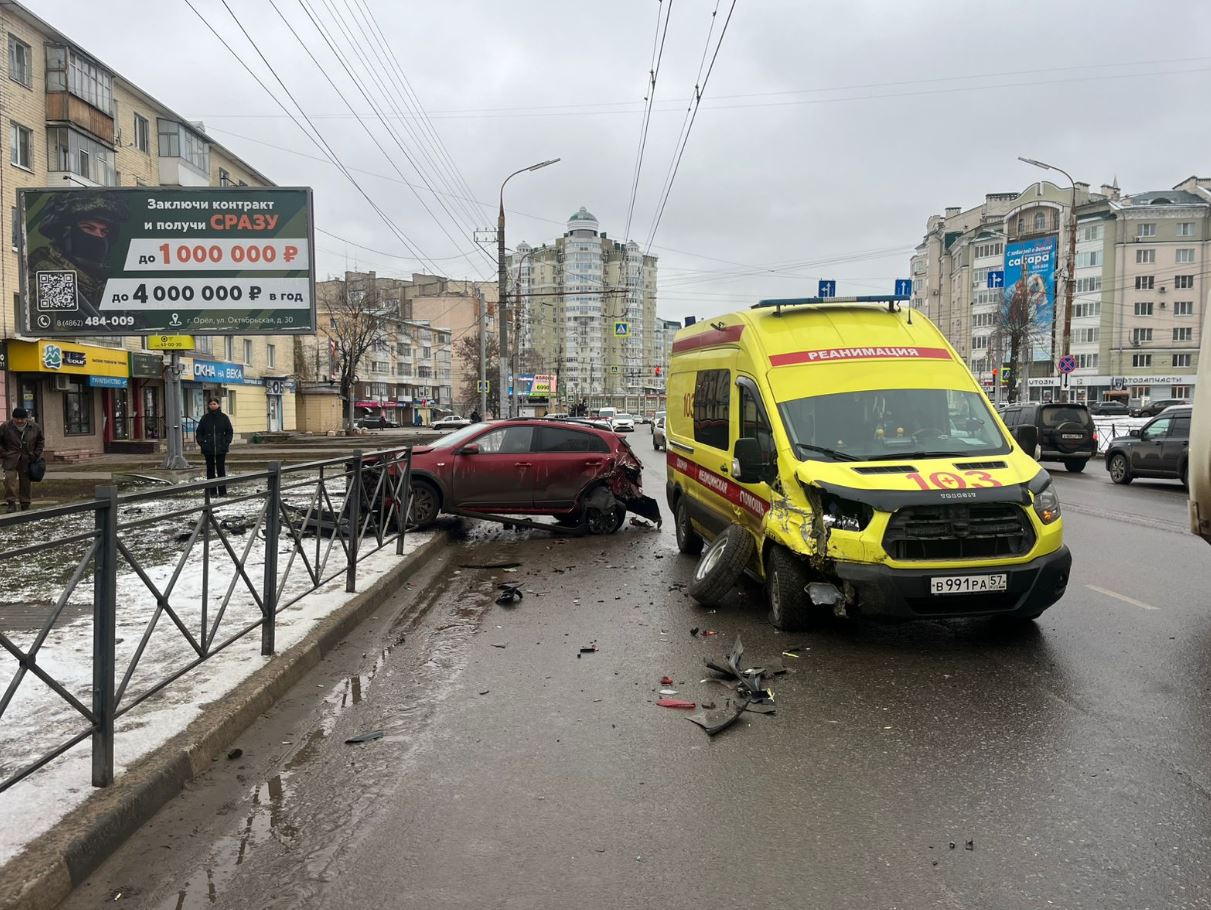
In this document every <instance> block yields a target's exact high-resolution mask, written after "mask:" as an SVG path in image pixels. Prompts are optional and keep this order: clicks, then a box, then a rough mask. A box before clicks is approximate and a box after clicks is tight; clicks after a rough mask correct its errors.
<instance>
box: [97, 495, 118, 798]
mask: <svg viewBox="0 0 1211 910" xmlns="http://www.w3.org/2000/svg"><path fill="white" fill-rule="evenodd" d="M96 496H97V508H96V511H95V512H94V513H93V514H94V520H95V525H94V527H95V529H96V534H97V544H96V545H97V551H96V556H95V557H94V558H93V705H92V713H93V734H92V760H93V786H94V787H108V786H109V785H110V784H112V783H113V782H114V709H115V705H114V667H115V663H116V661H115V656H114V651H115V647H116V642H115V640H114V639H115V635H116V628H117V612H118V489H117V487H113V486H104V487H97V492H96Z"/></svg>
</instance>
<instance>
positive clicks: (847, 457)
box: [795, 442, 861, 461]
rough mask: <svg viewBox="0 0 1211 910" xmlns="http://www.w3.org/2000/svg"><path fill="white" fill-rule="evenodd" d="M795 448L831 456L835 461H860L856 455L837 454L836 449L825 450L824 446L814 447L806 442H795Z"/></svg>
mask: <svg viewBox="0 0 1211 910" xmlns="http://www.w3.org/2000/svg"><path fill="white" fill-rule="evenodd" d="M795 446H796V447H797V448H800V449H804V450H806V451H808V452H819V453H820V454H821V455H831V456H832V457H833V458H835V459H837V461H861V459H860V458H858V457H857V456H856V455H850V454H849V453H848V452H838V451H837V450H836V449H827V448H825V447H824V446H814V445H811V444H810V443H806V442H796V443H795Z"/></svg>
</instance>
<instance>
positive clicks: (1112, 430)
mask: <svg viewBox="0 0 1211 910" xmlns="http://www.w3.org/2000/svg"><path fill="white" fill-rule="evenodd" d="M1151 419H1152V418H1151V417H1126V416H1124V417H1094V418H1093V425H1094V426H1096V427H1097V450H1098V454H1101V453H1103V452H1105V451H1106V449H1108V448H1110V443H1111V441H1112V440H1114V439H1117V438H1118V437H1120V436H1126V435H1127V434H1128V433H1129V432H1130V431H1131V430H1138V429H1139V428H1140V427H1142V426H1143V425H1144V424H1146V423H1147V422H1148V421H1149V420H1151Z"/></svg>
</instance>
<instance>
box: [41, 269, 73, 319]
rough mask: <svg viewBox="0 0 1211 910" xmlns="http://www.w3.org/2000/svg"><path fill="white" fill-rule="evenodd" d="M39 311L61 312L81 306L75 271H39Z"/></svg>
mask: <svg viewBox="0 0 1211 910" xmlns="http://www.w3.org/2000/svg"><path fill="white" fill-rule="evenodd" d="M37 275H38V311H39V312H43V313H59V312H62V311H64V310H75V309H78V308H79V304H78V303H77V301H76V273H75V272H38V273H37Z"/></svg>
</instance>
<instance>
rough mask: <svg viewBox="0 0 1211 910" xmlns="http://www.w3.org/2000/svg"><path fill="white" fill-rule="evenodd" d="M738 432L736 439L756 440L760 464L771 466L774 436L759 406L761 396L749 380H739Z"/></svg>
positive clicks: (761, 407)
mask: <svg viewBox="0 0 1211 910" xmlns="http://www.w3.org/2000/svg"><path fill="white" fill-rule="evenodd" d="M737 385H738V386H739V387H740V431H739V433H738V434H737V436H736V438H737V439H746V438H752V439H756V440H757V442H758V443H759V444H760V446H761V464H762V465H763V466H769V465H772V464H773V463H774V461H775V459H774V434H773V431H772V430H770V425H769V418H768V417H767V416H766V414H765V408H764V406H762V404H761V396H760V395H759V394H758V392H757V390H756V389H755V388H754V387H753V384H752V382H751V381H750V380H747V379H740V380H739V381H738V382H737Z"/></svg>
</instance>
